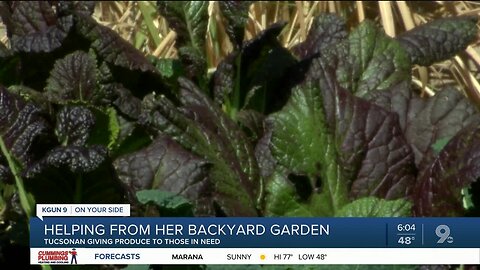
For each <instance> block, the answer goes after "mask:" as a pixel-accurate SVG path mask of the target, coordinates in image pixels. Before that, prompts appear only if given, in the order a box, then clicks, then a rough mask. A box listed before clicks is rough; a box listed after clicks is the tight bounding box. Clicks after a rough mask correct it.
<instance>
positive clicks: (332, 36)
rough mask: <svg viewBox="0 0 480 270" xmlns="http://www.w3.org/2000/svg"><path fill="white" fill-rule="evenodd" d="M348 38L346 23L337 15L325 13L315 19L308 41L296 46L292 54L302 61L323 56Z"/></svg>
mask: <svg viewBox="0 0 480 270" xmlns="http://www.w3.org/2000/svg"><path fill="white" fill-rule="evenodd" d="M346 38H347V31H346V26H345V21H344V20H343V19H342V18H341V17H338V16H337V15H335V14H331V13H324V14H321V15H319V16H317V17H316V18H315V19H314V21H313V25H312V27H311V28H310V31H309V32H308V36H307V39H306V40H305V41H304V42H302V43H299V44H297V45H296V46H294V47H293V48H292V52H293V53H294V54H295V55H296V56H297V57H298V58H300V59H305V58H309V57H312V56H314V55H316V54H320V55H321V54H322V53H323V52H324V50H325V49H327V48H329V47H332V46H337V44H338V43H340V42H342V41H343V40H344V39H346Z"/></svg>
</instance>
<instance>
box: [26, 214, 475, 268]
mask: <svg viewBox="0 0 480 270" xmlns="http://www.w3.org/2000/svg"><path fill="white" fill-rule="evenodd" d="M478 228H480V218H160V217H155V218H135V217H124V218H120V217H101V218H100V217H95V218H90V217H62V218H59V217H48V218H44V219H43V221H42V220H41V219H39V218H32V219H31V221H30V248H31V263H32V264H45V263H48V264H479V263H480V231H479V230H478Z"/></svg>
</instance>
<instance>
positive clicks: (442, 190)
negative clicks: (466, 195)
mask: <svg viewBox="0 0 480 270" xmlns="http://www.w3.org/2000/svg"><path fill="white" fill-rule="evenodd" d="M479 178H480V122H479V121H477V122H476V123H473V124H471V125H470V126H468V127H466V128H464V129H463V130H462V131H460V132H459V133H458V134H457V135H455V137H453V138H452V139H451V140H450V142H449V143H448V144H447V145H446V146H445V147H444V148H443V150H442V151H441V152H440V154H439V155H438V156H437V158H436V159H435V160H433V162H432V163H431V164H430V166H428V167H425V168H424V169H423V170H422V171H421V172H420V173H419V176H418V180H417V184H416V186H415V189H414V193H413V199H414V202H415V205H414V214H415V215H416V216H442V217H444V216H458V215H462V214H463V213H464V211H465V210H464V209H463V206H462V194H461V190H462V189H463V188H465V187H468V186H470V185H471V184H472V183H473V182H475V181H477V180H478V179H479Z"/></svg>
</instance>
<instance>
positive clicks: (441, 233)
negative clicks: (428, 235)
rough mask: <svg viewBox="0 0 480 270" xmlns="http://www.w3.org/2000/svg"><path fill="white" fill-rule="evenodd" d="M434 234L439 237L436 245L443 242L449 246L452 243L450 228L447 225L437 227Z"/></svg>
mask: <svg viewBox="0 0 480 270" xmlns="http://www.w3.org/2000/svg"><path fill="white" fill-rule="evenodd" d="M435 234H436V235H437V236H438V237H439V239H438V241H437V243H438V244H443V243H445V241H447V243H449V244H451V243H453V237H452V236H450V227H448V226H447V225H438V226H437V228H436V229H435Z"/></svg>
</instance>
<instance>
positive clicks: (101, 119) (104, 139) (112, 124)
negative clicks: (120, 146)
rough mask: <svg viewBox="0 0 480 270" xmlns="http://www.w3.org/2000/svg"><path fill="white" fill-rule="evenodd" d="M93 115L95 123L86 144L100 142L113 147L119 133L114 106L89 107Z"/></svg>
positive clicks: (110, 147)
mask: <svg viewBox="0 0 480 270" xmlns="http://www.w3.org/2000/svg"><path fill="white" fill-rule="evenodd" d="M91 110H92V111H93V114H94V115H95V125H94V126H93V128H92V132H91V133H90V137H89V139H88V141H87V143H88V144H90V145H93V144H101V145H104V146H108V149H113V148H114V146H115V144H116V142H117V139H118V136H119V133H120V126H119V123H118V120H117V112H116V110H115V109H114V108H112V107H108V108H105V109H103V108H91Z"/></svg>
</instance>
